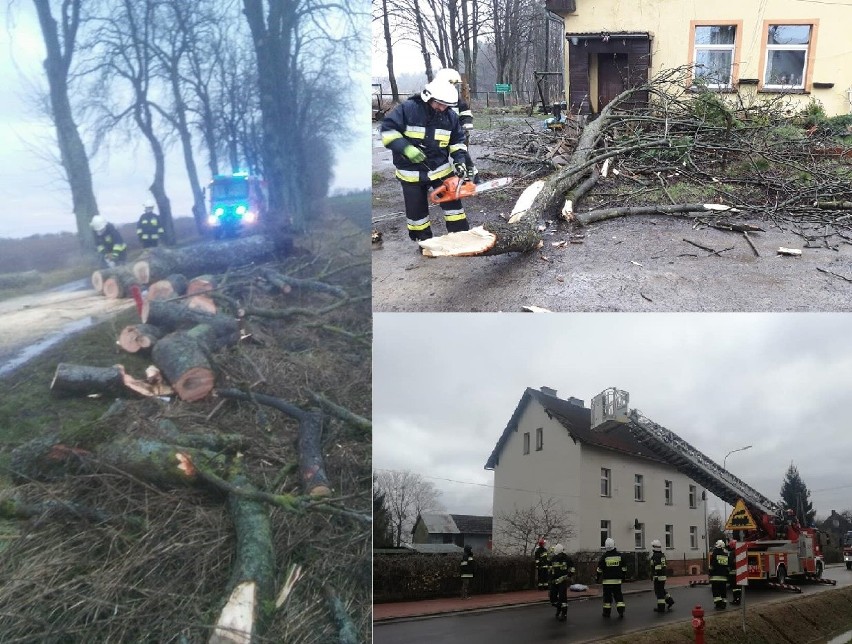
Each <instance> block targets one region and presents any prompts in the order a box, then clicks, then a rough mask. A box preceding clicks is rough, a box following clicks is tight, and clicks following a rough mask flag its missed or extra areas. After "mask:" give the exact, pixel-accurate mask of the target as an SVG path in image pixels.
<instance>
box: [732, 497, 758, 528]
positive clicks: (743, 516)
mask: <svg viewBox="0 0 852 644" xmlns="http://www.w3.org/2000/svg"><path fill="white" fill-rule="evenodd" d="M756 529H757V524H756V523H755V522H754V517H752V516H751V512H749V511H748V508H747V507H746V505H745V502H744V501H743V500H742V499H739V500H738V501H737V504H736V505H735V506H734V509H733V510H732V511H731V516H729V517H728V522H727V523H726V524H725V530H756Z"/></svg>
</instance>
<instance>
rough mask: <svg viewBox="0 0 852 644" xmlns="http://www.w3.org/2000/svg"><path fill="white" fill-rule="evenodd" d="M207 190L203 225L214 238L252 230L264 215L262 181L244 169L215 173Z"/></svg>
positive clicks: (264, 189) (257, 225) (234, 235)
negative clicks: (205, 218) (204, 222)
mask: <svg viewBox="0 0 852 644" xmlns="http://www.w3.org/2000/svg"><path fill="white" fill-rule="evenodd" d="M208 192H209V195H210V214H209V215H208V217H207V226H208V227H209V229H210V230H211V231H212V233H213V236H214V237H215V238H216V239H221V238H224V237H236V236H238V235H239V234H240V233H243V232H252V231H254V230H256V229H258V228H259V226H260V222H261V221H263V220H264V219H265V217H266V185H265V182H264V181H263V180H262V179H260V178H259V177H256V176H252V175H250V174H248V173H245V172H236V173H234V174H217V175H216V176H214V177H213V179H212V180H211V181H210V185H209V186H208Z"/></svg>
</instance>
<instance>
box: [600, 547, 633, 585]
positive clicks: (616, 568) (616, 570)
mask: <svg viewBox="0 0 852 644" xmlns="http://www.w3.org/2000/svg"><path fill="white" fill-rule="evenodd" d="M597 574H599V575H601V576H602V577H603V582H602V583H604V584H620V583H621V582H622V581H624V577H626V576H627V564H626V563H625V561H624V557H622V556H621V553H619V552H616V551H615V550H610V551H608V552H605V553H604V554H603V555H602V556H601V558H600V561H599V562H598V569H597Z"/></svg>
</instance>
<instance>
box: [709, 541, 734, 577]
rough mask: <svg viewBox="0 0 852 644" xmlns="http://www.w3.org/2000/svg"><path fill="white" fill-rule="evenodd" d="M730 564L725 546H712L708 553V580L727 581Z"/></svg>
mask: <svg viewBox="0 0 852 644" xmlns="http://www.w3.org/2000/svg"><path fill="white" fill-rule="evenodd" d="M729 568H730V564H729V562H728V551H727V550H726V549H725V548H713V552H712V554H711V555H710V581H728V572H729Z"/></svg>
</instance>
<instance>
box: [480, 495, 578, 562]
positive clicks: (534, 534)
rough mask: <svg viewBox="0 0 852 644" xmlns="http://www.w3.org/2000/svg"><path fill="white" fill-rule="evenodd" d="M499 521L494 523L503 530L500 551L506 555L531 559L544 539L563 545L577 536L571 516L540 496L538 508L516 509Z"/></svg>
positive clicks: (554, 501)
mask: <svg viewBox="0 0 852 644" xmlns="http://www.w3.org/2000/svg"><path fill="white" fill-rule="evenodd" d="M496 518H497V521H496V522H495V523H496V524H497V525H499V526H500V535H499V541H500V543H501V544H505V545H504V546H502V547H501V551H504V552H505V553H513V554H517V553H519V554H522V555H529V554H531V553H532V550H533V545H534V544H535V542H536V541H537V540H538V539H539V538H541V537H544V538H547V539H549V540H557V541H562V540H568V539H570V538H572V537H573V536H574V535H575V534H576V533H575V531H574V526H573V524H572V523H571V518H570V512H568V511H567V510H565V507H564V506H563V505H562V503H561V502H560V501H557V500H556V499H554V498H553V497H547V498H545V497H543V496H539V498H538V502H537V503H536V504H535V505H531V506H528V507H524V508H518V507H517V506H516V507H515V509H514V510H513V511H512V512H509V513H505V514H500V515H498V516H497V517H496Z"/></svg>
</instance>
